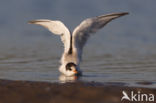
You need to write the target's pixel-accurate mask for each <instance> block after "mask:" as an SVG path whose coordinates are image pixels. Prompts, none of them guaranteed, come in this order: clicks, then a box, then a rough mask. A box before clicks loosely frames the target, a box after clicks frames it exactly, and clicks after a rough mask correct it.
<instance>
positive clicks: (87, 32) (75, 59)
mask: <svg viewBox="0 0 156 103" xmlns="http://www.w3.org/2000/svg"><path fill="white" fill-rule="evenodd" d="M127 14H128V13H127V12H122V13H112V14H107V15H102V16H97V17H93V18H87V19H86V20H84V21H82V22H81V24H80V25H79V26H77V27H76V28H75V30H74V31H73V33H71V32H70V31H69V30H68V28H67V27H66V26H65V25H64V24H63V23H62V22H61V21H58V20H47V19H38V20H32V21H29V23H30V24H37V25H41V26H43V27H45V28H47V29H48V30H49V31H50V32H52V33H53V34H56V35H59V36H61V40H62V42H63V43H64V53H63V55H62V58H61V66H60V68H59V70H60V72H61V73H63V74H65V75H66V76H73V75H76V74H81V70H80V68H79V65H80V61H81V55H82V50H83V47H84V45H85V43H86V41H87V40H88V38H89V37H90V36H91V35H92V34H93V33H95V32H96V31H97V30H99V29H101V28H102V27H104V26H105V25H106V24H107V23H108V22H110V21H111V20H113V19H115V18H118V17H121V16H124V15H127Z"/></svg>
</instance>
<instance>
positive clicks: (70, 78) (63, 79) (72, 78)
mask: <svg viewBox="0 0 156 103" xmlns="http://www.w3.org/2000/svg"><path fill="white" fill-rule="evenodd" d="M78 79H79V76H76V75H73V76H65V75H60V76H59V81H60V82H61V83H66V82H75V81H76V80H78Z"/></svg>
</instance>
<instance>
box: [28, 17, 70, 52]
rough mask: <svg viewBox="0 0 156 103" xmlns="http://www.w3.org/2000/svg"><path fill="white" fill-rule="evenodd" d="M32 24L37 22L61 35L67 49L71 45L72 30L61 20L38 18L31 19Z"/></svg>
mask: <svg viewBox="0 0 156 103" xmlns="http://www.w3.org/2000/svg"><path fill="white" fill-rule="evenodd" d="M28 23H30V24H37V25H41V26H43V27H45V28H47V29H48V30H49V31H50V32H52V33H53V34H56V35H60V36H61V40H62V42H63V43H64V47H65V50H66V51H67V50H68V49H69V46H70V37H71V35H70V32H69V30H68V28H67V27H66V26H65V25H64V24H63V23H62V22H61V21H52V20H47V19H38V20H32V21H29V22H28Z"/></svg>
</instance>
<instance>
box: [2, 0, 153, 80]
mask: <svg viewBox="0 0 156 103" xmlns="http://www.w3.org/2000/svg"><path fill="white" fill-rule="evenodd" d="M155 4H156V1H155V0H76V1H74V0H10V1H9V0H1V1H0V60H1V64H0V68H1V69H0V70H1V77H3V76H4V75H6V74H5V73H6V72H5V71H6V68H12V69H8V70H13V71H17V68H20V69H19V71H23V69H21V68H42V69H34V70H35V72H36V71H38V70H41V71H44V70H46V69H43V68H52V67H55V68H57V67H58V66H59V63H58V61H59V59H60V57H61V53H62V52H63V45H62V43H61V41H60V38H59V36H55V35H52V34H51V33H50V32H49V31H48V30H46V29H45V28H43V27H40V26H37V25H30V24H28V23H27V22H28V21H29V20H34V19H51V20H61V21H62V22H63V23H64V24H65V25H66V26H67V27H68V28H69V29H70V30H71V31H73V29H74V28H75V27H76V26H77V25H79V24H80V22H81V21H82V20H84V19H86V18H88V17H94V16H99V15H103V14H107V13H114V12H129V13H130V14H129V15H127V16H124V17H121V18H119V19H115V20H114V21H112V22H110V23H109V24H108V25H106V26H105V27H104V28H103V29H101V30H100V31H99V32H97V33H96V35H94V36H92V37H91V38H90V39H89V41H88V44H87V45H86V47H85V49H84V54H83V56H84V61H87V60H88V62H89V60H93V59H95V58H97V59H95V60H97V61H100V60H101V59H100V60H99V59H98V58H99V57H104V58H111V57H113V58H116V57H117V58H123V57H125V58H126V59H125V60H129V59H132V61H133V59H134V58H136V57H138V58H141V57H144V58H145V59H144V60H146V59H147V58H148V57H149V58H150V60H151V57H152V65H153V67H155V63H154V62H153V61H154V60H155V57H156V29H155V27H156V20H155V18H156V13H155V10H156V6H155ZM90 51H92V52H90ZM146 57H147V58H146ZM36 58H37V59H36ZM45 60H49V62H46V61H45ZM50 60H51V61H50ZM52 60H53V61H52ZM113 60H114V59H113ZM135 60H136V59H135ZM139 60H140V59H139ZM42 61H44V62H42ZM111 62H112V61H111ZM16 63H20V64H18V65H17V64H16ZM22 63H24V65H23V64H22ZM102 63H103V62H102ZM143 63H144V62H143ZM97 64H98V63H97ZM33 66H34V67H33ZM85 66H86V65H85V64H84V66H83V67H84V68H85ZM13 68H15V69H13ZM27 70H28V69H27ZM47 70H49V69H47ZM2 71H3V72H2ZM13 71H11V72H13ZM54 71H56V69H54ZM7 73H9V72H7ZM29 74H30V73H29ZM2 75H3V76H2ZM7 75H8V74H7ZM21 75H23V74H21ZM150 75H151V74H150ZM154 78H155V77H154Z"/></svg>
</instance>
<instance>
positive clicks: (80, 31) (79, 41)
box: [72, 12, 128, 57]
mask: <svg viewBox="0 0 156 103" xmlns="http://www.w3.org/2000/svg"><path fill="white" fill-rule="evenodd" d="M127 14H128V13H127V12H122V13H112V14H107V15H102V16H97V17H93V18H88V19H86V20H84V21H83V22H81V24H80V25H79V26H77V27H76V28H75V30H74V31H73V34H72V37H73V45H74V46H75V48H77V49H78V52H79V53H78V54H79V56H80V57H81V53H82V49H83V47H84V45H85V43H86V41H87V40H88V38H89V36H90V35H91V34H92V33H95V32H97V31H98V30H99V29H101V28H102V27H104V26H105V25H106V24H107V23H108V22H110V21H111V20H113V19H115V18H118V17H121V16H124V15H127Z"/></svg>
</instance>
